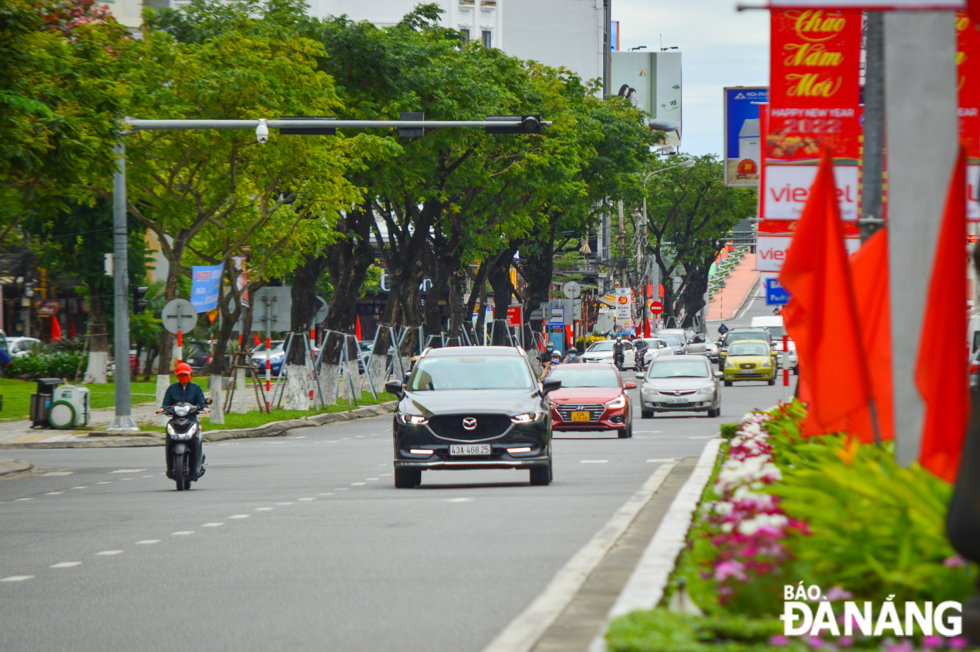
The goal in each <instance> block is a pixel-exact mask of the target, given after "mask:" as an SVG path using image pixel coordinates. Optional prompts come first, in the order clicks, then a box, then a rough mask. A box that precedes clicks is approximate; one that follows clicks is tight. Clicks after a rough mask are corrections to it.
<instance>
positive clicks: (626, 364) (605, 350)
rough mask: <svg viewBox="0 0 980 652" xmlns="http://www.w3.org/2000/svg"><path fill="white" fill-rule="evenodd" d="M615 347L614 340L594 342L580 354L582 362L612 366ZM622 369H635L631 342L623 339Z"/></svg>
mask: <svg viewBox="0 0 980 652" xmlns="http://www.w3.org/2000/svg"><path fill="white" fill-rule="evenodd" d="M615 345H616V340H601V341H599V342H595V343H593V344H592V346H590V347H589V348H588V349H587V350H586V351H585V353H583V354H582V360H583V361H584V362H588V363H593V364H595V363H603V364H612V362H613V346H615ZM623 369H636V349H635V348H633V343H632V342H630V341H628V340H625V339H624V340H623Z"/></svg>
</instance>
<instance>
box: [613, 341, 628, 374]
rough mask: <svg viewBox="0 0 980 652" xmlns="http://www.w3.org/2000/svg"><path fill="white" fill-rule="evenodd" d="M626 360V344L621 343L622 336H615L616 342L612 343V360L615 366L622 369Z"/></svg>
mask: <svg viewBox="0 0 980 652" xmlns="http://www.w3.org/2000/svg"><path fill="white" fill-rule="evenodd" d="M625 361H626V346H625V345H624V344H623V336H622V335H617V336H616V343H615V344H613V362H614V363H615V364H616V368H617V369H619V370H620V371H622V370H623V363H624V362H625Z"/></svg>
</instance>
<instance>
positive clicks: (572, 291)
mask: <svg viewBox="0 0 980 652" xmlns="http://www.w3.org/2000/svg"><path fill="white" fill-rule="evenodd" d="M561 291H562V292H563V293H564V294H565V296H566V297H568V298H569V299H577V298H578V297H579V296H580V295H581V294H582V285H581V284H579V283H576V282H575V281H568V282H567V283H565V284H564V285H563V286H561Z"/></svg>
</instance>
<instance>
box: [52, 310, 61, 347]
mask: <svg viewBox="0 0 980 652" xmlns="http://www.w3.org/2000/svg"><path fill="white" fill-rule="evenodd" d="M51 340H52V341H54V342H60V341H61V324H59V323H58V315H51Z"/></svg>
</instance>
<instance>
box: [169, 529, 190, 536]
mask: <svg viewBox="0 0 980 652" xmlns="http://www.w3.org/2000/svg"><path fill="white" fill-rule="evenodd" d="M188 534H194V530H180V531H179V532H171V533H170V536H172V537H184V536H187V535H188Z"/></svg>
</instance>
